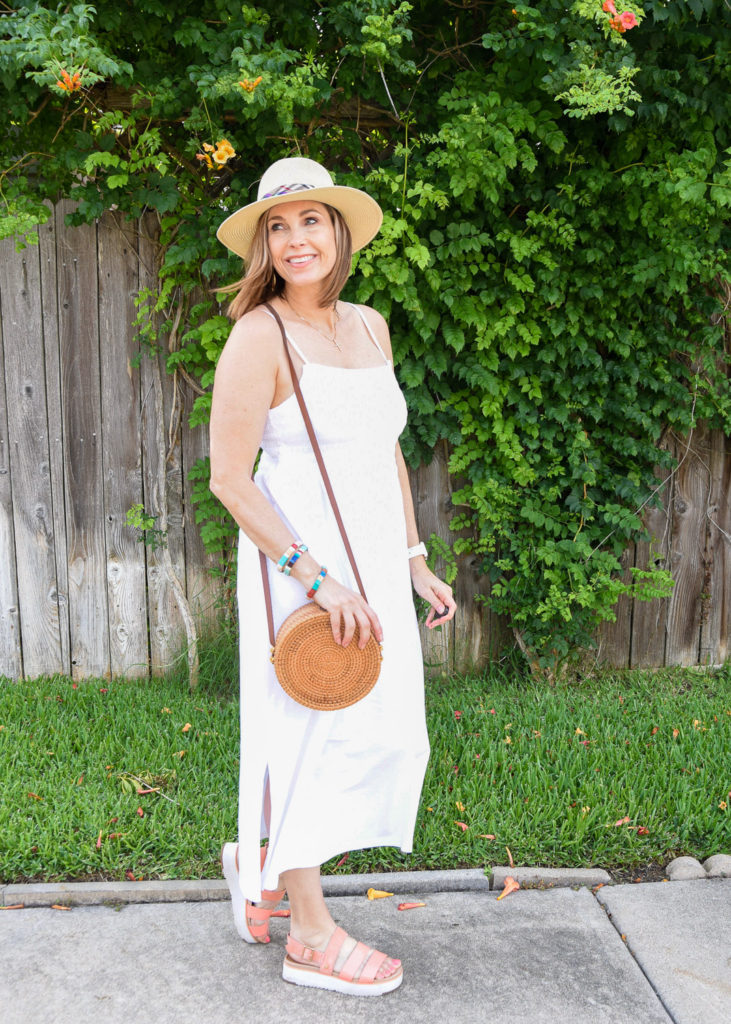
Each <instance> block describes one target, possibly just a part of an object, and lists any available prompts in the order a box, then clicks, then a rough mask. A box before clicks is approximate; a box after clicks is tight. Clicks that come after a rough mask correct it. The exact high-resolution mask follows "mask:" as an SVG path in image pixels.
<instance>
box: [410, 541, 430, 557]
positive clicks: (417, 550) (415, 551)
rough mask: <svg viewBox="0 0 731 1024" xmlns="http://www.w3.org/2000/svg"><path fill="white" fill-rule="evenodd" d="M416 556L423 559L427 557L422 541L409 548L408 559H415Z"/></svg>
mask: <svg viewBox="0 0 731 1024" xmlns="http://www.w3.org/2000/svg"><path fill="white" fill-rule="evenodd" d="M417 555H423V556H424V558H426V556H427V550H426V544H425V543H424V542H423V541H421V542H420V543H419V544H415V545H414V546H413V548H409V558H416V557H417Z"/></svg>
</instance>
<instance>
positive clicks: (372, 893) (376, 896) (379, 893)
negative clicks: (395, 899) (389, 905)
mask: <svg viewBox="0 0 731 1024" xmlns="http://www.w3.org/2000/svg"><path fill="white" fill-rule="evenodd" d="M366 896H367V897H368V899H369V900H385V899H386V897H387V896H393V893H392V892H385V891H384V890H383V889H369V890H368V892H367V893H366Z"/></svg>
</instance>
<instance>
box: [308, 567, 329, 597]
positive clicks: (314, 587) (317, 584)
mask: <svg viewBox="0 0 731 1024" xmlns="http://www.w3.org/2000/svg"><path fill="white" fill-rule="evenodd" d="M326 576H327V569H326V568H325V566H324V565H323V566H322V567H321V568H320V571H319V573H318V574H317V577H316V579H315V582H314V583H313V584H312V586H311V587H310V589H309V590H308V591H307V596H308V597H309V598H313V597H314V596H315V594H316V593H317V591H318V590H319V589H320V584H321V583H322V581H323V580H324V579H325V577H326Z"/></svg>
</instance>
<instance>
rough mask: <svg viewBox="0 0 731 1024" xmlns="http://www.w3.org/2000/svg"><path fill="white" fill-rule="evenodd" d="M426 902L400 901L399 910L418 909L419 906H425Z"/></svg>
mask: <svg viewBox="0 0 731 1024" xmlns="http://www.w3.org/2000/svg"><path fill="white" fill-rule="evenodd" d="M425 906H426V903H399V905H398V907H397V908H396V909H397V910H416V908H417V907H425Z"/></svg>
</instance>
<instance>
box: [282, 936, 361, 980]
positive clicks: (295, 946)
mask: <svg viewBox="0 0 731 1024" xmlns="http://www.w3.org/2000/svg"><path fill="white" fill-rule="evenodd" d="M347 937H348V933H347V932H346V931H345V929H344V928H336V929H335V931H334V932H333V933H332V935H331V936H330V941H329V942H328V944H327V946H326V948H325V952H324V953H323V952H322V951H321V950H319V949H313V948H312V947H311V946H305V944H304V943H303V942H300V941H299V940H298V939H295V938H293V937H292V935H289V936H288V937H287V952H288V953H291V954H292V956H294V957H296V958H297V959H298V960H303V961H304V962H305V963H309V964H312V965H313V966H314V967H316V968H317V969H318V971H319V972H320V973H321V974H328V975H329V974H332V973H333V970H334V968H335V963H336V961H337V959H338V953H339V952H340V949H341V947H342V945H343V943H344V942H345V940H346V939H347Z"/></svg>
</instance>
